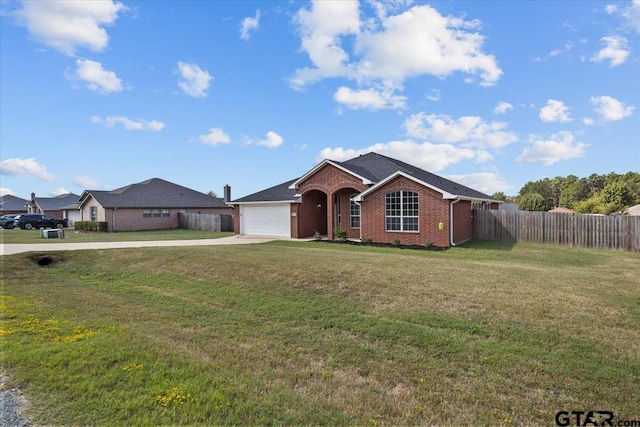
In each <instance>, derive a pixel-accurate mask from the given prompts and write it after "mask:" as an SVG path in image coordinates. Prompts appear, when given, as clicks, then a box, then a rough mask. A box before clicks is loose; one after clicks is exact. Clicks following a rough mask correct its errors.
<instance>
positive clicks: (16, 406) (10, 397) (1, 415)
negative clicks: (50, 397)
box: [0, 377, 30, 427]
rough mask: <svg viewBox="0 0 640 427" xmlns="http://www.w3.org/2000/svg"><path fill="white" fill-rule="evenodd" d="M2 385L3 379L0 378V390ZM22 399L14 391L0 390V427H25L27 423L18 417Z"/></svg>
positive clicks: (20, 416)
mask: <svg viewBox="0 0 640 427" xmlns="http://www.w3.org/2000/svg"><path fill="white" fill-rule="evenodd" d="M3 384H4V378H3V377H0V389H2V385H3ZM23 404H24V399H23V398H22V397H21V396H20V395H19V393H18V392H17V390H16V389H10V390H0V426H2V427H27V426H29V425H30V424H29V421H27V420H26V419H24V418H23V417H22V415H20V408H21V407H22V405H23Z"/></svg>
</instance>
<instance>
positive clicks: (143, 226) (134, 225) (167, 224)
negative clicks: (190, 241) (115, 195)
mask: <svg viewBox="0 0 640 427" xmlns="http://www.w3.org/2000/svg"><path fill="white" fill-rule="evenodd" d="M151 211H152V213H153V209H152V210H151ZM180 211H181V209H169V216H168V217H162V216H161V217H153V216H152V217H151V218H145V217H143V215H142V212H143V209H123V208H121V209H116V210H115V211H114V210H113V209H104V210H103V209H98V220H99V221H106V222H107V223H108V227H109V228H108V230H109V231H114V223H115V231H137V230H163V229H171V228H178V212H180ZM186 211H187V213H202V214H220V215H231V213H232V210H231V209H229V208H203V209H186ZM84 218H85V219H84V220H85V221H89V220H90V219H91V218H90V216H89V215H85V217H84ZM234 218H235V217H234Z"/></svg>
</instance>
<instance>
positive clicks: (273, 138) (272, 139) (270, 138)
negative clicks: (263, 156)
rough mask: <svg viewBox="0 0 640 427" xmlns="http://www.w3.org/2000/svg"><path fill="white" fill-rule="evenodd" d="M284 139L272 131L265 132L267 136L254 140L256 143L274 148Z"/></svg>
mask: <svg viewBox="0 0 640 427" xmlns="http://www.w3.org/2000/svg"><path fill="white" fill-rule="evenodd" d="M283 142H284V139H283V138H282V137H281V136H280V135H278V134H277V133H275V132H273V131H269V132H267V138H266V139H261V140H259V141H256V142H255V144H256V145H261V146H263V147H267V148H276V147H279V146H281V145H282V143H283Z"/></svg>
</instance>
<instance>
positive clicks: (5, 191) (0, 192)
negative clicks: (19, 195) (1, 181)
mask: <svg viewBox="0 0 640 427" xmlns="http://www.w3.org/2000/svg"><path fill="white" fill-rule="evenodd" d="M15 195H16V193H14V192H13V190H12V189H10V188H5V187H0V196H15Z"/></svg>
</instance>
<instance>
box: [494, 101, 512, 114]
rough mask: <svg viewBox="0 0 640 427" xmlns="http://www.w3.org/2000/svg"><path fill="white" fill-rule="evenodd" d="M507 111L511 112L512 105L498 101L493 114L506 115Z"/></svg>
mask: <svg viewBox="0 0 640 427" xmlns="http://www.w3.org/2000/svg"><path fill="white" fill-rule="evenodd" d="M509 110H513V105H512V104H510V103H508V102H504V101H500V102H498V105H496V108H494V109H493V114H506V113H507V111H509Z"/></svg>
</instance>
